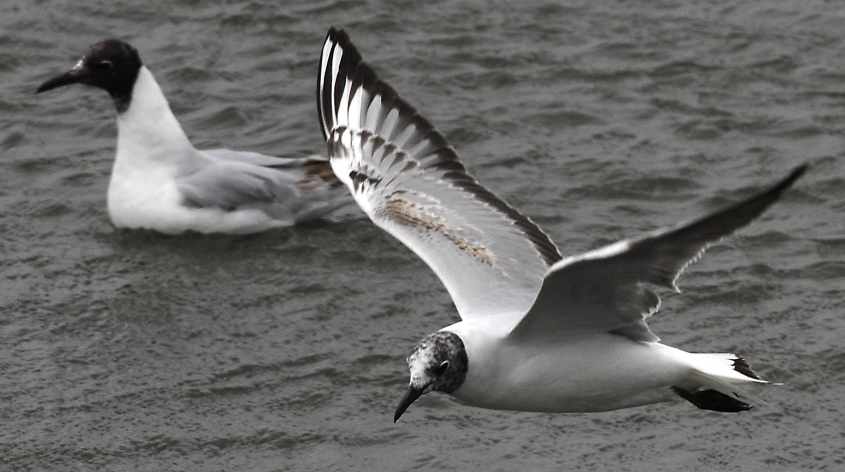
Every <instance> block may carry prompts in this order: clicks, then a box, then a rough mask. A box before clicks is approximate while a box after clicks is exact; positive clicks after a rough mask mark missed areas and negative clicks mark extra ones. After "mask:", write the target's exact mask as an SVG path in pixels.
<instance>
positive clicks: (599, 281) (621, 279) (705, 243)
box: [511, 165, 807, 341]
mask: <svg viewBox="0 0 845 472" xmlns="http://www.w3.org/2000/svg"><path fill="white" fill-rule="evenodd" d="M806 170H807V166H806V165H804V166H800V167H798V168H796V169H794V170H793V171H792V172H791V173H790V174H789V175H788V176H787V177H786V178H785V179H783V180H782V181H780V182H778V183H777V184H775V185H774V186H772V187H771V188H769V189H768V190H766V191H764V192H761V193H759V194H757V195H754V196H752V197H751V198H748V199H746V200H744V201H742V202H740V203H737V204H734V205H732V206H730V207H728V208H726V209H724V210H722V211H718V212H716V213H713V214H711V215H709V216H706V217H704V218H701V219H699V220H696V221H694V222H692V223H689V224H683V225H680V226H678V227H676V228H671V229H664V230H658V231H655V232H652V233H649V234H647V235H646V236H644V237H641V238H639V239H629V240H623V241H619V242H617V243H614V244H611V245H609V246H605V247H603V248H601V249H598V250H595V251H591V252H587V253H585V254H581V255H579V256H575V257H569V258H566V259H564V260H562V261H560V262H558V263H557V264H555V265H554V266H553V267H552V268H551V269H550V270H549V272H548V274H546V278H545V280H544V281H543V286H542V288H541V289H540V293H539V294H538V295H537V300H536V301H535V302H534V305H533V306H532V307H531V310H530V311H529V312H528V314H527V315H525V318H523V319H522V321H520V323H519V324H518V325H517V326H516V327H515V328H514V330H513V331H512V333H511V336H514V337H520V336H540V335H552V336H566V335H568V334H574V333H583V332H585V331H588V332H589V331H610V332H616V333H618V334H622V335H625V336H628V337H629V338H631V339H635V340H640V341H657V340H658V338H657V336H655V335H654V334H653V333H652V332H651V331H650V330H649V329H648V326H647V325H646V323H645V320H646V318H648V317H649V316H650V315H652V314H654V313H655V312H657V310H658V309H659V308H660V297H658V296H657V295H656V294H655V293H654V292H652V291H651V290H649V289H648V288H646V287H645V286H644V285H646V284H650V285H658V286H662V287H668V288H671V289H673V290H676V291H679V290H678V287H677V285H676V281H677V279H678V277H679V276H680V275H681V273H682V272H683V271H684V269H686V268H687V266H689V265H690V264H691V263H693V262H695V261H697V260H698V259H699V258H701V256H702V255H703V254H704V251H705V250H706V249H707V248H708V247H709V246H710V245H711V244H713V243H714V242H716V241H718V240H720V239H721V238H724V237H726V236H728V235H729V234H731V233H733V232H734V231H736V230H737V229H739V228H741V227H743V226H745V225H746V224H748V223H749V222H751V221H752V220H753V219H754V218H756V217H758V216H759V215H760V214H762V213H763V211H765V210H766V208H768V207H769V206H770V205H771V204H772V203H774V202H775V201H777V200H778V198H780V196H781V194H782V193H783V192H784V191H785V190H786V189H787V188H789V187H790V186H791V185H792V184H793V183H794V182H795V180H797V179H798V178H799V177H801V175H802V174H803V173H804V172H805V171H806Z"/></svg>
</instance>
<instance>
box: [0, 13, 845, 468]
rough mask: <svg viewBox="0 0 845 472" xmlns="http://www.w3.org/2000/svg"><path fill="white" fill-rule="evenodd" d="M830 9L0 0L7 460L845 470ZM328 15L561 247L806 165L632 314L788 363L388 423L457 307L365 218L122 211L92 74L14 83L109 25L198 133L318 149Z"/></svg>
mask: <svg viewBox="0 0 845 472" xmlns="http://www.w3.org/2000/svg"><path fill="white" fill-rule="evenodd" d="M843 23H845V4H843V3H841V2H830V1H822V0H780V1H774V2H773V1H768V0H753V1H745V2H736V1H727V0H719V1H707V2H701V1H693V0H686V1H657V2H645V1H641V2H636V1H611V0H604V1H575V2H555V1H548V2H525V3H523V2H519V3H517V2H512V3H511V2H502V1H490V2H484V1H458V2H436V1H435V2H410V1H397V2H381V1H366V2H353V1H348V0H341V1H337V0H322V1H300V2H277V1H271V0H235V1H229V2H210V1H209V2H206V1H200V0H194V1H156V2H130V1H125V0H120V1H115V2H67V1H58V0H55V1H32V0H4V1H3V2H2V3H0V234H2V237H0V470H3V471H6V470H8V471H30V470H31V471H87V470H121V471H123V470H126V471H165V470H166V471H218V470H219V471H282V470H303V471H304V470H391V471H394V470H395V471H402V470H494V471H511V470H527V471H535V470H537V471H541V470H590V471H596V470H614V471H620V470H630V471H640V470H642V471H646V470H647V471H679V470H691V471H713V470H743V471H762V470H765V471H796V470H830V471H835V470H845V456H843V453H842V445H843V444H845V427H843V420H842V418H843V416H844V415H845V347H843V346H845V341H843V340H845V313H843V311H845V310H843V306H844V305H845V303H843V298H845V160H844V159H843V130H845V86H844V85H843V81H845V68H844V67H843V58H845V30H843V27H842V25H843ZM331 25H335V26H338V27H343V28H345V29H346V30H347V31H348V32H349V34H350V35H351V37H352V39H353V41H355V42H356V44H357V46H358V47H359V49H360V50H361V52H362V54H363V55H364V57H365V59H366V60H367V61H368V62H370V63H371V64H372V65H373V66H374V68H375V70H376V71H378V73H379V74H381V76H382V77H383V78H384V79H385V80H387V81H388V82H389V83H390V84H392V85H393V86H394V88H396V89H397V90H398V91H399V93H400V94H402V95H403V96H404V97H405V98H406V99H408V100H409V101H410V102H411V103H412V104H414V105H416V106H417V107H418V108H419V110H420V111H421V113H423V114H424V115H425V116H427V117H428V118H429V119H430V120H431V121H432V122H433V123H434V124H435V125H436V126H437V127H438V128H439V129H440V130H442V131H443V132H444V134H445V135H446V136H447V138H448V139H449V140H450V142H451V143H452V144H453V145H454V146H455V147H456V149H457V150H458V152H459V153H460V155H461V156H462V158H463V160H464V162H465V164H466V166H467V167H468V169H469V170H470V171H471V172H472V173H473V174H474V175H475V176H476V177H478V179H479V180H480V181H481V182H482V183H483V184H484V185H486V186H487V187H489V188H490V189H492V190H493V191H494V192H495V193H497V194H498V195H500V196H501V197H503V198H504V199H506V200H507V201H509V202H510V203H511V204H513V205H514V206H516V207H517V208H518V209H520V210H521V211H522V212H524V213H526V214H527V215H530V216H531V217H532V218H533V219H534V220H535V221H536V222H538V224H540V225H541V226H542V227H543V228H544V229H545V230H546V231H547V232H548V233H549V234H550V235H551V236H552V238H553V239H554V240H555V241H556V242H558V243H559V246H560V248H561V251H562V252H563V253H564V254H574V253H578V252H580V251H584V250H587V249H590V248H594V247H596V246H598V245H600V244H605V243H609V242H612V241H614V240H616V239H619V238H623V237H629V236H636V235H637V234H640V233H641V232H643V231H648V230H651V229H654V228H656V227H659V226H665V225H670V224H674V223H676V222H678V221H680V220H683V219H688V218H692V217H695V216H696V215H699V214H701V213H703V212H706V211H710V210H713V209H716V208H718V207H719V206H720V205H724V204H727V203H728V202H731V201H733V200H735V199H737V198H741V197H742V196H745V195H748V194H749V193H750V192H752V191H753V190H754V189H757V188H760V187H761V186H763V185H765V184H767V183H769V182H772V181H774V180H775V179H777V178H779V177H781V176H782V175H785V173H786V172H787V171H788V170H789V169H790V168H792V167H793V166H795V165H797V164H799V163H802V162H810V163H812V164H813V167H812V169H811V170H810V172H809V173H808V174H807V176H806V177H805V178H804V179H802V180H801V181H799V182H798V184H797V185H796V187H795V188H794V189H793V190H791V191H789V192H788V194H787V195H786V196H785V198H784V199H783V200H782V201H781V202H780V203H778V204H777V205H776V206H774V207H773V208H772V209H771V210H770V211H769V212H767V213H766V214H765V215H764V216H763V217H762V218H761V219H760V220H758V221H756V222H755V223H753V224H752V225H751V226H749V227H748V228H746V229H744V230H742V231H741V232H740V233H739V234H738V235H737V236H736V237H734V238H732V239H729V240H727V241H725V242H723V243H720V244H718V245H716V246H714V247H713V248H712V249H711V250H710V252H709V253H708V255H707V257H705V258H704V259H703V260H702V261H701V262H699V263H698V264H696V265H694V266H693V267H692V268H691V269H690V270H688V271H687V272H686V274H685V275H684V277H683V278H682V279H681V281H680V285H681V288H682V289H683V293H682V294H671V293H664V294H663V295H664V304H663V309H662V311H661V312H660V313H659V314H657V315H656V316H654V317H653V318H652V320H651V326H652V329H653V330H654V331H655V332H656V333H658V334H659V335H660V336H662V338H663V340H664V342H666V343H667V344H670V345H674V346H678V347H680V348H682V349H686V350H689V351H698V352H738V353H741V354H743V355H745V356H746V357H747V358H748V359H749V361H750V363H751V364H752V366H754V367H755V369H756V370H757V371H758V372H759V373H760V374H761V375H763V376H764V377H766V378H768V379H770V380H773V381H777V382H782V383H783V385H780V386H771V387H769V388H767V389H765V390H763V391H761V392H760V396H761V397H762V400H764V401H765V403H764V404H762V405H759V406H758V407H757V408H755V409H753V410H751V411H749V412H745V413H742V414H719V413H714V412H709V411H702V410H698V409H696V408H695V407H694V406H692V405H690V404H688V403H686V402H678V403H668V404H660V405H651V406H646V407H639V408H634V409H628V410H621V411H615V412H608V413H597V414H557V415H553V414H535V413H519V412H501V411H489V410H483V409H477V408H472V407H467V406H463V405H460V404H457V403H455V402H454V401H452V400H450V399H448V397H445V396H438V395H433V394H432V395H428V396H426V397H424V398H422V399H421V400H420V401H418V402H417V403H416V404H414V405H413V406H412V407H411V409H409V410H408V412H407V413H406V414H405V416H403V417H402V419H401V420H400V422H399V423H397V424H393V423H392V414H393V409H394V407H395V405H396V402H397V401H398V399H399V397H400V396H401V394H402V392H403V390H404V388H405V386H406V382H407V370H406V366H405V363H404V358H405V356H406V355H407V353H408V352H409V351H410V349H411V347H412V346H413V344H414V343H415V342H416V341H417V340H418V339H419V338H420V337H422V336H424V335H425V334H427V333H429V332H431V331H434V330H436V329H439V328H440V327H443V326H446V325H448V324H450V323H452V322H454V321H456V320H457V315H456V312H455V310H454V307H453V305H452V303H451V302H450V299H449V297H448V294H447V293H446V291H445V290H444V288H443V287H442V286H441V284H440V283H439V281H438V280H437V278H436V277H435V276H434V275H433V274H432V273H431V271H430V270H429V269H428V268H427V267H426V266H425V265H424V264H423V263H422V262H421V261H419V260H418V259H417V258H416V257H415V256H414V255H413V254H412V253H411V252H410V251H409V250H407V249H405V248H404V247H403V246H401V245H400V244H399V243H398V242H396V241H395V240H393V239H392V238H390V237H389V236H388V235H386V234H384V233H382V232H381V231H380V230H379V229H378V228H376V227H375V226H373V225H372V224H371V223H369V222H368V221H366V220H363V219H361V220H357V221H354V222H351V223H347V224H337V225H331V224H320V225H311V226H307V227H291V228H286V229H282V230H278V231H272V232H268V233H264V234H260V235H255V236H248V237H229V236H200V235H184V236H180V237H168V236H161V235H157V234H153V233H148V232H137V231H120V230H116V229H115V228H114V227H112V226H111V224H110V223H109V220H108V216H107V213H106V208H105V192H106V187H107V184H108V176H109V172H110V168H111V163H112V158H113V153H114V146H115V133H116V130H115V125H114V116H113V114H114V112H113V109H112V106H111V103H110V101H109V99H108V97H107V96H106V95H105V94H104V93H102V92H101V91H98V90H93V89H85V88H82V87H77V88H67V89H60V90H56V91H52V92H50V93H48V94H42V95H37V96H36V95H34V93H33V92H34V90H35V88H36V87H37V85H38V84H39V83H40V82H41V81H43V80H45V79H46V78H48V77H51V76H52V75H53V74H56V73H58V72H62V71H64V70H65V69H66V68H68V67H70V66H71V65H72V64H74V63H75V61H76V60H77V59H78V58H79V56H80V55H81V53H82V52H84V50H85V49H86V48H87V46H88V45H89V44H91V43H93V42H95V41H97V40H100V39H103V38H106V37H119V38H122V39H125V40H128V41H129V42H131V43H133V44H134V45H135V46H136V47H138V49H139V50H140V52H141V55H142V58H143V59H144V61H145V63H146V65H147V66H148V67H149V68H150V69H151V70H152V72H153V73H154V74H155V76H156V77H157V79H158V81H159V82H160V83H161V85H162V87H163V89H164V91H165V93H166V94H167V95H168V97H169V99H170V102H171V105H172V107H173V109H174V111H175V113H176V115H177V116H178V118H179V119H180V120H181V121H182V124H183V126H184V128H185V130H186V132H187V133H188V135H189V136H190V137H191V139H192V140H193V142H194V144H195V145H197V146H198V147H214V146H226V147H232V148H238V149H248V150H255V151H259V152H264V153H268V154H278V155H285V154H290V155H300V154H302V153H311V152H322V151H323V145H322V142H321V136H320V132H319V129H318V126H317V116H316V112H315V103H314V90H315V75H316V68H317V64H316V60H317V58H318V57H319V53H320V46H321V43H322V40H323V38H324V35H325V32H326V30H327V29H328V27H329V26H331ZM563 361H565V359H562V362H563Z"/></svg>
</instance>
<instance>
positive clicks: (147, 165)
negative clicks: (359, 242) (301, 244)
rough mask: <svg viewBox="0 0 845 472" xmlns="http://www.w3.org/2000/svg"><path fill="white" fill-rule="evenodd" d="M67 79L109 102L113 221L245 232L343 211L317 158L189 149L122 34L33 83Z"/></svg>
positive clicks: (169, 229) (343, 201) (347, 202)
mask: <svg viewBox="0 0 845 472" xmlns="http://www.w3.org/2000/svg"><path fill="white" fill-rule="evenodd" d="M72 83H83V84H87V85H92V86H95V87H99V88H103V89H105V90H106V91H107V92H109V94H110V95H111V96H112V99H113V101H114V104H115V108H116V110H117V150H116V153H115V160H114V164H113V168H112V172H111V178H110V181H109V187H108V194H107V203H108V213H109V217H110V219H111V221H112V223H113V224H114V225H115V226H117V227H119V228H138V229H151V230H155V231H159V232H163V233H171V234H173V233H181V232H184V231H197V232H201V233H253V232H258V231H264V230H267V229H271V228H277V227H281V226H288V225H292V224H296V223H299V222H303V221H310V220H315V219H328V220H333V219H340V218H342V217H343V216H347V215H350V214H351V213H349V210H350V208H351V203H352V201H351V199H350V198H349V197H348V196H347V195H346V194H345V192H344V190H343V188H342V187H341V186H340V185H337V184H338V182H337V181H336V179H334V178H333V177H332V176H331V172H330V168H329V164H328V161H327V160H326V159H325V158H322V157H319V156H312V157H306V158H282V157H274V156H267V155H263V154H259V153H254V152H244V151H233V150H228V149H212V150H200V149H196V148H195V147H194V146H193V145H192V144H191V142H190V140H189V139H188V137H187V135H186V134H185V132H184V130H183V129H182V126H181V124H180V123H179V121H178V120H177V119H176V117H175V116H174V114H173V112H172V111H171V109H170V105H169V103H168V101H167V99H166V97H165V96H164V93H163V92H162V90H161V87H160V86H159V84H158V82H156V80H155V77H154V76H153V74H152V73H151V72H150V70H149V69H148V68H147V67H146V66H145V65H143V64H142V63H141V61H140V56H139V55H138V53H137V51H136V50H135V49H134V48H133V47H132V46H130V45H129V44H127V43H125V42H122V41H119V40H106V41H103V42H100V43H97V44H95V45H93V46H91V48H90V50H89V51H88V53H87V54H86V55H85V56H83V58H82V59H81V60H80V61H79V62H78V63H77V64H76V65H75V66H74V67H73V68H72V69H71V70H70V71H68V72H67V73H65V74H63V75H60V76H58V77H56V78H54V79H51V80H49V81H47V82H45V83H44V84H43V85H42V86H41V87H40V88H39V90H38V91H39V92H43V91H46V90H50V89H52V88H55V87H59V86H63V85H69V84H72Z"/></svg>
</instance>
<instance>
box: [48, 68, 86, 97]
mask: <svg viewBox="0 0 845 472" xmlns="http://www.w3.org/2000/svg"><path fill="white" fill-rule="evenodd" d="M87 76H88V69H86V68H85V67H83V66H82V61H80V62H79V63H78V64H76V65H75V66H73V68H72V69H71V70H69V71H67V72H65V73H64V74H62V75H58V76H56V77H53V78H52V79H50V80H48V81H46V82H44V83H43V84H41V85H40V86H39V87H38V90H36V91H35V93H41V92H46V91H48V90H52V89H54V88H58V87H63V86H65V85H70V84H77V83H80V82H82V81H83V80H85V78H86V77H87Z"/></svg>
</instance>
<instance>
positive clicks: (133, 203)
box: [108, 175, 292, 234]
mask: <svg viewBox="0 0 845 472" xmlns="http://www.w3.org/2000/svg"><path fill="white" fill-rule="evenodd" d="M182 202H183V199H182V195H181V194H180V193H179V190H178V188H177V187H176V184H175V182H174V181H173V180H172V179H171V178H169V177H166V176H155V175H148V176H146V178H145V179H126V178H120V177H116V176H112V179H111V182H110V183H109V190H108V212H109V218H110V219H111V221H112V223H113V224H114V225H115V226H117V227H118V228H131V229H149V230H154V231H159V232H162V233H167V234H178V233H182V232H185V231H197V232H200V233H231V234H246V233H253V232H258V231H264V230H267V229H270V228H274V227H279V226H286V225H289V224H291V223H292V221H286V220H284V219H276V218H271V217H269V216H268V215H267V214H266V213H265V212H263V211H261V210H257V209H239V210H234V211H226V210H223V209H218V208H192V207H186V206H185V205H184V204H183V203H182Z"/></svg>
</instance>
